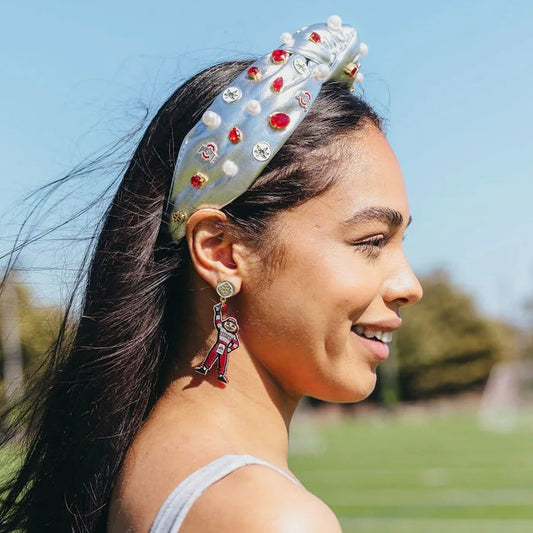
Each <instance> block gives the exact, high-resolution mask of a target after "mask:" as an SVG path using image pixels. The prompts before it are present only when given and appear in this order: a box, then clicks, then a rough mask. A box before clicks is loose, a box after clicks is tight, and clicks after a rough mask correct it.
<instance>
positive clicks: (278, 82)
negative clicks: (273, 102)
mask: <svg viewBox="0 0 533 533" xmlns="http://www.w3.org/2000/svg"><path fill="white" fill-rule="evenodd" d="M282 88H283V78H282V77H281V76H280V77H279V78H276V79H275V80H274V81H273V82H272V90H273V91H276V92H278V93H279V92H280V91H281V89H282Z"/></svg>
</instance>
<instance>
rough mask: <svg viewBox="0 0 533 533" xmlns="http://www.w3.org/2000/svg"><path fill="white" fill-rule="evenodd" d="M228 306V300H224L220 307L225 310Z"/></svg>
mask: <svg viewBox="0 0 533 533" xmlns="http://www.w3.org/2000/svg"><path fill="white" fill-rule="evenodd" d="M227 308H228V305H227V304H226V302H224V303H223V304H222V307H221V308H220V309H221V310H222V311H225V310H226V309H227Z"/></svg>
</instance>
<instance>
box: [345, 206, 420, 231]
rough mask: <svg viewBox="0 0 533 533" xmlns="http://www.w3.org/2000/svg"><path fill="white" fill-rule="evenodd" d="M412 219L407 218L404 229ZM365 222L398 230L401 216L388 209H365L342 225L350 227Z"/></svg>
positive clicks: (397, 212)
mask: <svg viewBox="0 0 533 533" xmlns="http://www.w3.org/2000/svg"><path fill="white" fill-rule="evenodd" d="M412 220H413V217H411V216H410V217H409V221H408V222H407V226H406V228H407V227H408V226H409V224H411V222H412ZM365 222H383V223H384V224H387V226H389V227H390V228H399V227H400V226H401V225H402V224H403V215H402V214H401V213H400V212H399V211H396V210H395V209H391V208H390V207H367V208H366V209H361V210H360V211H357V212H356V213H354V214H353V215H352V216H351V217H350V218H349V219H348V220H345V221H344V223H343V224H344V225H346V226H352V225H355V224H363V223H365Z"/></svg>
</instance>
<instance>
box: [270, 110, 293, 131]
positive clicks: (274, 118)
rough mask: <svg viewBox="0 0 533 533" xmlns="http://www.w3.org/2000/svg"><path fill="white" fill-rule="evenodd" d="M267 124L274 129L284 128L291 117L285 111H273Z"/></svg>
mask: <svg viewBox="0 0 533 533" xmlns="http://www.w3.org/2000/svg"><path fill="white" fill-rule="evenodd" d="M268 120H269V124H270V127H271V128H274V129H275V130H284V129H285V128H286V127H287V126H288V125H289V124H290V122H291V117H289V115H287V114H286V113H274V114H272V115H270V117H269V119H268Z"/></svg>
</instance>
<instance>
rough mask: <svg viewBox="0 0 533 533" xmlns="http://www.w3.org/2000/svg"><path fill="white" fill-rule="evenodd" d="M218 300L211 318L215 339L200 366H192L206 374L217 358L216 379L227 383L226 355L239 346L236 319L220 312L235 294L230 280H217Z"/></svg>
mask: <svg viewBox="0 0 533 533" xmlns="http://www.w3.org/2000/svg"><path fill="white" fill-rule="evenodd" d="M216 291H217V294H218V295H219V296H220V302H219V303H217V304H216V305H214V306H213V313H214V316H213V320H214V322H215V327H216V329H217V340H216V341H215V343H214V344H213V346H211V349H210V350H209V352H208V353H207V356H206V358H205V359H204V362H203V363H202V364H201V365H200V366H196V367H194V370H196V372H199V373H200V374H203V375H204V376H205V374H207V372H209V370H211V367H212V366H213V365H214V364H215V361H216V360H217V359H218V380H219V381H221V382H222V383H228V378H227V377H226V369H227V366H228V355H229V354H230V353H231V352H232V351H233V350H236V349H237V348H238V347H239V336H238V335H237V332H238V331H239V325H238V324H237V319H236V318H234V317H232V316H228V317H226V318H222V312H223V311H225V310H226V309H227V305H226V300H227V299H228V298H231V297H232V296H233V295H234V294H235V287H234V286H233V283H231V282H230V281H219V282H218V283H217V287H216Z"/></svg>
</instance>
